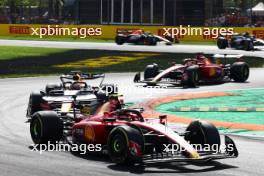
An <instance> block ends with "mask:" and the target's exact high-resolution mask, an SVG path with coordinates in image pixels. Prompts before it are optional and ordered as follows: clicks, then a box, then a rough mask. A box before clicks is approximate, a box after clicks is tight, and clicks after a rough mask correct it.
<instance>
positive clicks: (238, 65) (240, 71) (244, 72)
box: [230, 62, 250, 82]
mask: <svg viewBox="0 0 264 176" xmlns="http://www.w3.org/2000/svg"><path fill="white" fill-rule="evenodd" d="M230 72H231V78H232V79H233V80H234V81H235V82H245V81H246V80H247V79H248V77H249V73H250V71H249V66H248V64H247V63H245V62H235V63H233V64H232V66H231V70H230Z"/></svg>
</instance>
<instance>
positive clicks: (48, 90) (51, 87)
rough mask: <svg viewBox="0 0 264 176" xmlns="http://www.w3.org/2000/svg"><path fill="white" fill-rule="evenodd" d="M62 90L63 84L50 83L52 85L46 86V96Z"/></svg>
mask: <svg viewBox="0 0 264 176" xmlns="http://www.w3.org/2000/svg"><path fill="white" fill-rule="evenodd" d="M60 89H62V85H61V84H54V83H50V84H47V85H46V89H45V91H46V94H49V93H50V91H52V90H60Z"/></svg>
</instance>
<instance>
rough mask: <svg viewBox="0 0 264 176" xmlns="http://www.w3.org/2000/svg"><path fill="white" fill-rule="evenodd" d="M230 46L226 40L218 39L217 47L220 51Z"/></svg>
mask: <svg viewBox="0 0 264 176" xmlns="http://www.w3.org/2000/svg"><path fill="white" fill-rule="evenodd" d="M227 46H228V41H227V40H226V39H225V38H218V39H217V47H218V48H219V49H226V48H227Z"/></svg>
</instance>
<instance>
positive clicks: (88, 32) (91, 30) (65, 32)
mask: <svg viewBox="0 0 264 176" xmlns="http://www.w3.org/2000/svg"><path fill="white" fill-rule="evenodd" d="M31 31H32V32H31V35H32V36H39V38H43V37H44V36H79V37H80V38H82V39H83V38H87V37H89V36H101V35H102V28H99V27H78V28H77V27H72V28H70V27H61V26H59V25H55V26H51V25H48V26H46V27H38V28H33V27H32V28H31Z"/></svg>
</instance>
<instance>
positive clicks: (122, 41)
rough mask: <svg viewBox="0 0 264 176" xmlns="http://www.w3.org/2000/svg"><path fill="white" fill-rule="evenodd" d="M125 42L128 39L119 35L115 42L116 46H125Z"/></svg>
mask: <svg viewBox="0 0 264 176" xmlns="http://www.w3.org/2000/svg"><path fill="white" fill-rule="evenodd" d="M125 41H126V38H125V37H124V36H119V35H117V36H116V37H115V42H116V44H118V45H123V44H124V43H125Z"/></svg>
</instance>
